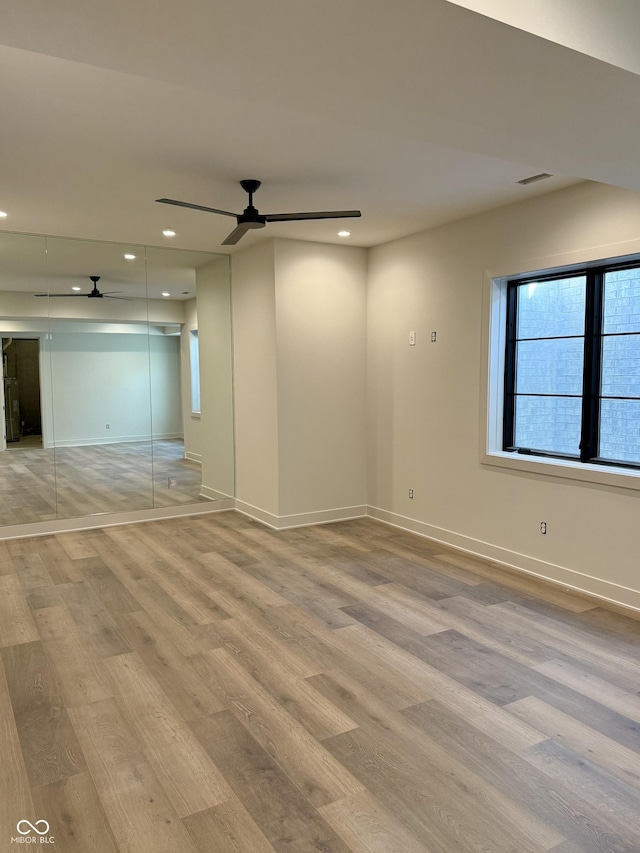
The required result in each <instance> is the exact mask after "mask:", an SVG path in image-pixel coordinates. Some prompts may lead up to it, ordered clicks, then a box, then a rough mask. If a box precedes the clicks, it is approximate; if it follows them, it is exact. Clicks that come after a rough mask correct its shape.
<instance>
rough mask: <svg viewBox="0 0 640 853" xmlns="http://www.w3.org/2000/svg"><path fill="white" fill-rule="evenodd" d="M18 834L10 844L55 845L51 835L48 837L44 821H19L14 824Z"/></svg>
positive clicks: (46, 825) (47, 827) (47, 824)
mask: <svg viewBox="0 0 640 853" xmlns="http://www.w3.org/2000/svg"><path fill="white" fill-rule="evenodd" d="M16 832H17V833H18V834H17V835H16V836H15V837H14V838H12V839H11V843H12V844H55V841H56V840H55V838H54V837H53V835H49V823H48V822H47V821H46V820H37V821H36V822H35V823H31V821H29V820H19V821H18V823H17V824H16Z"/></svg>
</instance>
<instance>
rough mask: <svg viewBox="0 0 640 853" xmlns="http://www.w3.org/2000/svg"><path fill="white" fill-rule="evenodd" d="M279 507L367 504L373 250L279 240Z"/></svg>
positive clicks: (287, 510) (350, 509)
mask: <svg viewBox="0 0 640 853" xmlns="http://www.w3.org/2000/svg"><path fill="white" fill-rule="evenodd" d="M275 272H276V337H277V364H278V370H277V377H278V438H279V458H278V468H279V483H280V490H279V513H278V514H279V515H280V516H293V515H297V516H299V515H301V514H304V513H324V512H326V511H328V510H342V509H345V510H347V515H349V514H353V513H356V514H358V513H360V512H361V508H362V507H363V506H364V505H365V504H366V455H365V444H364V438H365V392H366V346H365V343H366V274H367V253H366V250H365V249H357V248H352V247H350V246H331V245H327V244H320V243H307V242H303V241H297V240H276V241H275Z"/></svg>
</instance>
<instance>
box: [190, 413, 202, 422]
mask: <svg viewBox="0 0 640 853" xmlns="http://www.w3.org/2000/svg"><path fill="white" fill-rule="evenodd" d="M200 417H201V412H191V420H193V421H199V420H200Z"/></svg>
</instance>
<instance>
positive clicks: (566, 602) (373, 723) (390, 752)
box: [0, 512, 640, 853]
mask: <svg viewBox="0 0 640 853" xmlns="http://www.w3.org/2000/svg"><path fill="white" fill-rule="evenodd" d="M0 587H1V589H0V754H1V756H2V760H1V761H0V851H3V852H4V851H5V850H6V851H8V850H12V849H14V847H13V844H12V842H11V838H15V837H16V836H17V834H18V833H17V830H16V825H17V824H18V822H19V821H22V820H28V821H30V823H32V824H36V822H37V821H41V820H46V821H47V822H48V823H49V824H50V835H51V836H53V837H54V838H55V847H54V846H51V847H50V848H48V849H52V850H55V851H57V853H134V851H135V853H147V851H148V853H157V852H158V851H160V853H274V851H277V853H315V851H321V853H452V851H456V852H457V853H546V851H553V852H554V853H632V851H633V853H638V851H640V655H639V652H640V620H639V619H637V618H635V616H634V615H633V614H629V615H624V614H622V613H620V612H614V611H613V610H608V609H606V608H605V607H603V606H600V605H599V604H598V603H597V602H595V601H593V600H589V599H587V598H586V597H584V596H579V595H573V594H571V593H569V592H565V591H563V590H562V589H559V588H557V587H552V586H550V585H547V584H543V583H540V582H537V581H536V580H535V579H532V578H529V577H525V576H523V575H519V574H516V573H512V572H508V571H506V570H504V569H502V568H500V567H499V566H497V565H495V564H492V563H490V562H488V561H483V560H480V559H475V558H473V557H471V556H469V555H465V554H462V553H460V552H456V551H454V550H453V549H447V548H444V547H443V546H441V545H438V544H437V543H434V542H430V541H429V540H426V539H421V538H419V537H417V536H413V535H412V534H409V533H404V532H401V531H398V530H395V529H393V528H391V527H387V526H385V525H383V524H380V523H377V522H374V521H371V520H367V519H363V520H357V521H351V522H342V523H336V524H330V525H326V526H322V527H313V528H304V529H300V530H292V531H284V532H280V533H276V532H272V531H269V530H267V529H266V528H264V527H262V526H260V525H259V524H257V523H254V522H252V521H251V520H249V519H247V518H245V517H243V516H241V515H239V514H237V513H234V512H228V513H218V514H211V515H204V516H203V515H200V516H194V517H191V518H180V519H173V520H167V521H158V522H151V523H146V524H140V525H129V526H122V527H112V528H105V529H103V530H91V531H85V532H79V533H78V532H75V533H68V534H60V535H56V536H47V537H40V538H34V539H21V540H13V541H8V542H3V543H0Z"/></svg>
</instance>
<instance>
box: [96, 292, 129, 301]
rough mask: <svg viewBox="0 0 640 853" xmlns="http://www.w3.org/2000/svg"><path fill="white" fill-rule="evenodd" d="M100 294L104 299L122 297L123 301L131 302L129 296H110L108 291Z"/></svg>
mask: <svg viewBox="0 0 640 853" xmlns="http://www.w3.org/2000/svg"><path fill="white" fill-rule="evenodd" d="M116 292H117V291H116ZM102 295H103V296H104V298H105V299H124V301H125V302H133V298H132V297H131V296H111V294H110V293H103V294H102Z"/></svg>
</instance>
